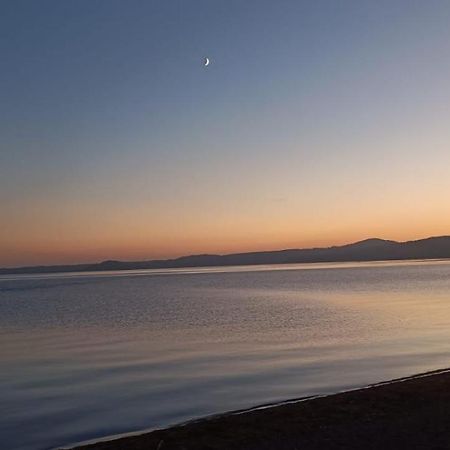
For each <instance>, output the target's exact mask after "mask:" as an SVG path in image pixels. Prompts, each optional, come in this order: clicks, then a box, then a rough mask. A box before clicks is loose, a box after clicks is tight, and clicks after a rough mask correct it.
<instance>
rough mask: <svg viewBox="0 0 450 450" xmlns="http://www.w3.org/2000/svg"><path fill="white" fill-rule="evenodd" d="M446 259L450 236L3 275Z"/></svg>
mask: <svg viewBox="0 0 450 450" xmlns="http://www.w3.org/2000/svg"><path fill="white" fill-rule="evenodd" d="M444 258H450V236H439V237H430V238H427V239H419V240H416V241H407V242H396V241H389V240H384V239H366V240H364V241H359V242H355V243H352V244H347V245H341V246H334V247H324V248H306V249H288V250H275V251H263V252H251V253H232V254H228V255H190V256H182V257H180V258H175V259H165V260H150V261H103V262H100V263H92V264H75V265H57V266H30V267H15V268H3V269H1V268H0V275H6V274H20V273H22V274H26V273H55V272H86V271H103V270H141V269H169V268H182V267H208V266H240V265H258V264H293V263H318V262H350V261H383V260H406V259H444Z"/></svg>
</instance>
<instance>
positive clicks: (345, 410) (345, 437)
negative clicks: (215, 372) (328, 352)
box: [77, 371, 450, 450]
mask: <svg viewBox="0 0 450 450" xmlns="http://www.w3.org/2000/svg"><path fill="white" fill-rule="evenodd" d="M77 449H78V450H81V449H86V450H125V449H126V450H131V449H133V450H134V449H136V450H144V449H145V450H153V449H154V450H194V449H195V450H201V449H204V450H206V449H208V450H219V449H220V450H225V449H227V450H231V449H233V450H241V449H242V450H243V449H246V450H263V449H274V450H275V449H280V450H303V449H308V450H316V449H321V450H322V449H324V450H325V449H327V450H330V449H331V450H332V449H382V450H388V449H427V450H429V449H450V371H436V372H432V373H428V374H424V375H419V376H416V377H411V378H405V379H399V380H394V381H393V382H389V383H385V384H383V383H381V384H377V385H373V386H370V387H368V388H363V389H358V390H353V391H347V392H343V393H338V394H333V395H329V396H324V397H315V398H310V399H308V400H306V401H295V402H291V403H289V402H286V403H283V404H281V405H277V406H269V407H262V408H254V409H252V410H248V411H242V412H234V413H233V412H231V413H227V414H223V415H219V416H213V417H208V418H205V419H201V420H198V421H192V422H188V423H186V424H183V425H178V426H173V427H171V428H167V429H164V430H156V431H152V432H149V433H145V434H140V435H135V436H128V437H122V438H118V439H115V440H110V441H105V442H97V443H94V444H90V445H84V446H79V447H77Z"/></svg>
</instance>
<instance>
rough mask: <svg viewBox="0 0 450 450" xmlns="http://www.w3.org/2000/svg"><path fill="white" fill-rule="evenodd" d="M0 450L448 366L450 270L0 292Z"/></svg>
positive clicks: (211, 272) (283, 272)
mask: <svg viewBox="0 0 450 450" xmlns="http://www.w3.org/2000/svg"><path fill="white" fill-rule="evenodd" d="M0 338H1V347H0V363H1V366H0V396H1V398H2V402H1V406H0V409H1V416H0V438H1V442H2V446H4V448H8V449H11V450H18V449H24V450H26V449H46V448H52V447H57V446H60V445H64V444H68V443H73V442H77V441H85V440H89V439H95V438H99V437H103V436H107V435H113V434H119V433H127V432H131V431H137V430H143V429H149V428H152V427H160V426H166V425H169V424H172V423H176V422H181V421H185V420H189V419H192V418H196V417H201V416H204V415H208V414H214V413H219V412H222V411H227V410H234V409H240V408H248V407H251V406H253V405H257V404H262V403H268V402H276V401H281V400H283V399H288V398H293V397H301V396H306V395H314V394H319V393H327V392H334V391H338V390H343V389H349V388H352V387H356V386H363V385H366V384H369V383H374V382H377V381H382V380H386V379H391V378H396V377H401V376H407V375H410V374H414V373H419V372H424V371H427V370H433V369H438V368H441V367H447V366H448V365H449V361H450V346H449V342H450V262H446V261H431V262H421V261H417V262H398V263H396V262H386V263H379V262H377V263H361V264H357V263H343V264H310V265H301V264H299V265H289V266H260V267H237V268H223V269H222V268H208V269H184V270H165V271H130V272H109V273H108V272H103V273H84V274H61V275H55V274H53V275H32V276H31V275H30V276H4V277H0Z"/></svg>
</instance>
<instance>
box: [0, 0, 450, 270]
mask: <svg viewBox="0 0 450 450" xmlns="http://www.w3.org/2000/svg"><path fill="white" fill-rule="evenodd" d="M449 24H450V2H448V1H423V0H422V1H395V0H389V1H361V0H355V1H309V2H306V1H275V0H272V1H264V0H259V1H248V0H246V1H243V0H239V1H233V0H226V1H225V0H223V1H214V0H205V1H196V0H190V1H188V0H183V1H174V0H164V1H162V0H161V1H150V0H147V1H133V0H131V1H111V0H104V1H97V0H80V1H72V2H69V1H60V0H58V1H56V0H55V1H45V0H42V1H20V0H11V1H2V2H1V6H0V50H1V53H0V54H1V60H0V90H1V95H0V118H1V120H0V206H1V209H0V266H16V265H28V264H51V263H72V262H88V261H98V260H103V259H128V260H129V259H151V258H160V257H173V256H178V255H183V254H191V253H204V252H208V253H225V252H235V251H250V250H262V249H278V248H287V247H309V246H321V245H330V244H340V243H346V242H350V241H354V240H358V239H363V238H366V237H381V238H389V239H397V240H408V239H414V238H420V237H425V236H432V235H441V234H450V26H449ZM205 56H208V57H210V58H211V61H212V63H211V65H210V66H209V67H208V68H205V67H203V65H202V60H203V58H204V57H205Z"/></svg>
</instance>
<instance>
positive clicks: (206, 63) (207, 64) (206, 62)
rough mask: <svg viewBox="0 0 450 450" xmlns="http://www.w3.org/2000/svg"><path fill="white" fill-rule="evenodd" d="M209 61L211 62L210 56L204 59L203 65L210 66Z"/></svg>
mask: <svg viewBox="0 0 450 450" xmlns="http://www.w3.org/2000/svg"><path fill="white" fill-rule="evenodd" d="M209 63H210V60H209V58H205V61H204V63H203V65H204V66H205V67H207V66H209Z"/></svg>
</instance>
